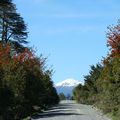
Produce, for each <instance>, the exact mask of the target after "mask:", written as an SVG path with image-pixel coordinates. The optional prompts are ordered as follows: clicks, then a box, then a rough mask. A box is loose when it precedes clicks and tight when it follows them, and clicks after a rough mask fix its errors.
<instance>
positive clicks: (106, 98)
mask: <svg viewBox="0 0 120 120" xmlns="http://www.w3.org/2000/svg"><path fill="white" fill-rule="evenodd" d="M107 46H108V47H109V53H108V55H107V56H106V57H105V58H104V59H103V60H102V63H98V64H96V65H92V66H91V68H90V71H89V74H88V75H86V76H84V81H85V83H84V85H81V84H80V85H78V86H77V87H76V88H75V89H74V90H73V96H74V99H75V100H77V101H78V102H79V103H83V104H91V105H95V106H97V107H98V108H100V109H101V110H102V111H103V112H104V113H105V114H109V115H111V116H113V120H120V21H118V24H117V25H115V26H109V27H108V33H107Z"/></svg>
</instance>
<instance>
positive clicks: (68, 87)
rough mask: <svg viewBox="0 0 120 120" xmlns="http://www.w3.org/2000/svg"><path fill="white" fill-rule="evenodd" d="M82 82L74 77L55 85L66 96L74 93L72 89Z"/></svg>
mask: <svg viewBox="0 0 120 120" xmlns="http://www.w3.org/2000/svg"><path fill="white" fill-rule="evenodd" d="M80 83H81V82H79V81H77V80H74V79H66V80H64V81H62V82H60V83H57V84H56V85H55V88H56V90H57V92H58V94H59V93H64V94H65V96H67V95H72V90H73V89H74V88H75V87H76V86H77V85H78V84H80Z"/></svg>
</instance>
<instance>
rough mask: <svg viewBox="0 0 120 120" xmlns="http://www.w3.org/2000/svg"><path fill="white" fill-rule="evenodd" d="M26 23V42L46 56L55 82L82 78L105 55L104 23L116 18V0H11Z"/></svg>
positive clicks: (118, 14)
mask: <svg viewBox="0 0 120 120" xmlns="http://www.w3.org/2000/svg"><path fill="white" fill-rule="evenodd" d="M14 3H15V4H16V5H17V9H18V12H19V13H21V16H22V17H23V18H24V20H25V22H26V23H27V25H28V31H29V37H28V41H30V43H29V46H33V47H34V48H35V49H36V50H37V55H40V54H41V53H42V54H43V56H45V57H48V60H47V64H48V66H49V67H51V66H52V68H53V69H54V71H55V73H54V75H53V81H54V82H55V83H57V82H60V81H62V80H64V79H68V78H73V79H77V80H80V81H81V82H83V76H84V75H87V74H88V73H89V69H90V65H95V64H96V63H98V62H101V59H102V56H104V57H105V56H106V55H107V52H108V48H107V47H106V32H107V26H109V25H112V24H116V23H117V20H118V19H119V18H120V0H14Z"/></svg>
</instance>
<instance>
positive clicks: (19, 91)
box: [0, 0, 59, 120]
mask: <svg viewBox="0 0 120 120" xmlns="http://www.w3.org/2000/svg"><path fill="white" fill-rule="evenodd" d="M27 37H28V31H27V26H26V24H25V22H24V19H23V18H22V17H21V15H20V14H19V13H18V12H17V9H16V5H15V4H14V3H13V2H12V0H0V120H22V119H23V118H25V117H27V116H31V115H33V114H36V113H37V112H41V111H42V110H45V109H47V108H48V107H49V106H51V105H55V104H58V103H59V97H58V95H57V92H56V89H55V87H54V85H53V82H52V69H48V67H47V65H46V58H45V57H43V56H42V55H41V56H40V57H38V56H36V55H35V51H34V50H33V49H32V48H29V47H27V43H28V41H27Z"/></svg>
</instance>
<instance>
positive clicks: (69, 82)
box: [56, 79, 80, 87]
mask: <svg viewBox="0 0 120 120" xmlns="http://www.w3.org/2000/svg"><path fill="white" fill-rule="evenodd" d="M78 84H80V82H79V81H77V80H75V79H66V80H64V81H62V82H59V83H57V84H56V87H60V86H61V87H64V86H67V87H71V86H77V85H78Z"/></svg>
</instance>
